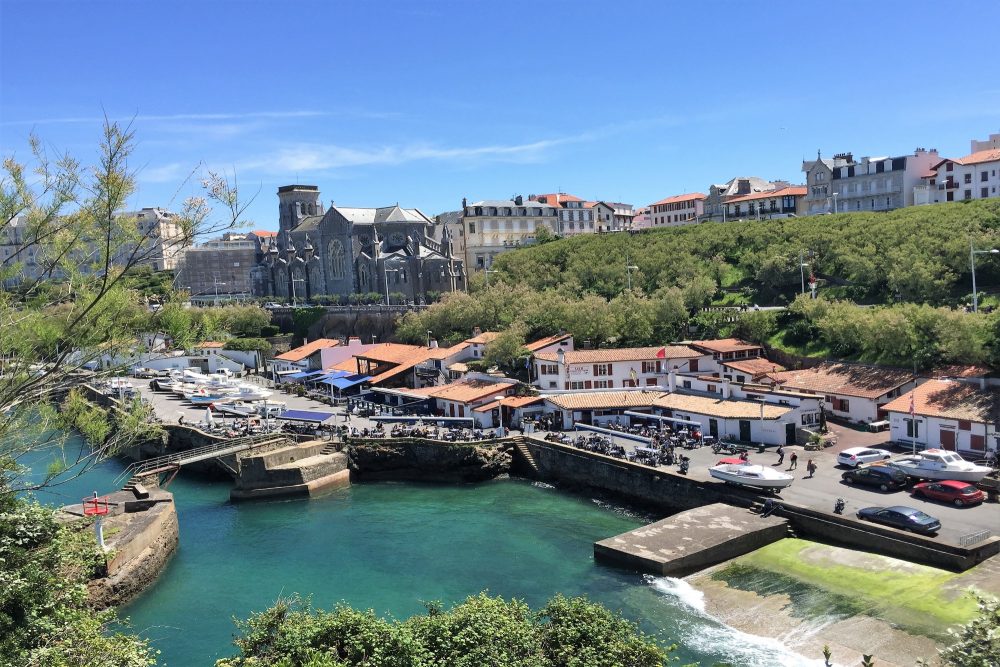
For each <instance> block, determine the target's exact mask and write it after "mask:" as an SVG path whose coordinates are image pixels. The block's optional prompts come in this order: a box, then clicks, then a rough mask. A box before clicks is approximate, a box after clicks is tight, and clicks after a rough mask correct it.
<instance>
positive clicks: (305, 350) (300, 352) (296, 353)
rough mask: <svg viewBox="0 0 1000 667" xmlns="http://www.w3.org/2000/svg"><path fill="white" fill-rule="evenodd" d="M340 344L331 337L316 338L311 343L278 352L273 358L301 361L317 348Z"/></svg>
mask: <svg viewBox="0 0 1000 667" xmlns="http://www.w3.org/2000/svg"><path fill="white" fill-rule="evenodd" d="M338 345H340V341H339V340H334V339H333V338H317V339H316V340H314V341H312V342H311V343H306V344H305V345H301V346H299V347H297V348H295V349H294V350H289V351H288V352H285V353H283V354H279V355H278V356H276V357H275V359H281V360H282V361H302V360H303V359H305V358H306V357H308V356H310V355H312V354H315V353H316V352H317V351H318V350H325V349H326V348H328V347H337V346H338Z"/></svg>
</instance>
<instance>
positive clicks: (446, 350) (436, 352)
mask: <svg viewBox="0 0 1000 667" xmlns="http://www.w3.org/2000/svg"><path fill="white" fill-rule="evenodd" d="M469 347H471V345H470V344H469V341H463V342H461V343H459V344H457V345H452V346H451V347H435V348H431V349H430V350H429V351H428V352H427V360H431V359H447V358H448V357H450V356H452V355H455V354H458V353H459V352H461V351H462V350H467V349H469Z"/></svg>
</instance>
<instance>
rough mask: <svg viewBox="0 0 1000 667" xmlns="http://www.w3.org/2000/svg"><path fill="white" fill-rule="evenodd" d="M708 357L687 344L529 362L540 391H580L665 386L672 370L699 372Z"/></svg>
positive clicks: (541, 355)
mask: <svg viewBox="0 0 1000 667" xmlns="http://www.w3.org/2000/svg"><path fill="white" fill-rule="evenodd" d="M699 362H703V363H704V362H711V355H710V354H709V353H706V352H700V351H697V350H694V349H693V348H691V347H688V346H687V345H667V346H664V347H633V348H622V349H603V350H568V351H567V350H563V349H557V350H555V351H545V352H537V353H535V354H534V358H533V359H532V362H531V363H532V365H533V369H532V370H533V373H532V376H533V377H534V378H535V381H534V384H535V386H537V387H538V388H539V389H543V390H544V389H555V390H563V391H565V390H580V389H616V388H628V387H655V386H661V385H663V386H665V384H666V378H667V374H668V373H669V372H670V371H671V370H672V369H675V368H677V369H679V370H680V371H681V372H691V373H695V372H698V371H699V368H700V366H699Z"/></svg>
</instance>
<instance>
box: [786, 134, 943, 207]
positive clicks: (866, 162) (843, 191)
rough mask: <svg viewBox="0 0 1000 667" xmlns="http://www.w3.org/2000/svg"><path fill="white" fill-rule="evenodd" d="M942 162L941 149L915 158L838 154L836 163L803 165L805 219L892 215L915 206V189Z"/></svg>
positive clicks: (819, 161)
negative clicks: (874, 213) (872, 213)
mask: <svg viewBox="0 0 1000 667" xmlns="http://www.w3.org/2000/svg"><path fill="white" fill-rule="evenodd" d="M938 162H940V156H938V152H937V149H933V148H932V149H930V150H927V149H924V148H917V149H916V150H914V151H913V153H912V154H911V155H901V156H898V157H863V158H861V159H860V160H855V159H854V156H853V154H851V153H838V154H837V155H835V156H834V159H833V160H823V159H822V158H820V156H819V154H817V159H816V160H811V161H808V162H803V163H802V170H803V171H804V172H805V173H806V187H807V192H806V196H805V197H804V199H803V210H804V213H805V215H816V214H820V213H848V212H851V213H853V212H857V211H891V210H894V209H897V208H903V207H905V206H912V205H913V193H914V187H915V186H917V185H919V184H921V183H922V182H923V181H922V179H923V177H924V176H925V175H926V174H927V173H928V172H929V171H930V170H931V168H932V167H933V166H934V165H935V164H937V163H938Z"/></svg>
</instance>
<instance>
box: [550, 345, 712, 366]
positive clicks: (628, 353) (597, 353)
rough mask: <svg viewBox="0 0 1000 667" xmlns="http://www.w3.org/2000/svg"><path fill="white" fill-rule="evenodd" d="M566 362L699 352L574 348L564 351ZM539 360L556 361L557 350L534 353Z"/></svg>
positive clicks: (691, 355)
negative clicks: (660, 352)
mask: <svg viewBox="0 0 1000 667" xmlns="http://www.w3.org/2000/svg"><path fill="white" fill-rule="evenodd" d="M660 350H664V354H665V355H666V356H665V357H657V356H656V355H657V353H658V352H659V351H660ZM563 354H564V355H565V358H566V363H567V364H589V363H595V364H604V363H610V362H615V361H656V359H658V358H665V359H694V358H695V357H700V356H701V353H700V352H696V351H695V350H692V349H691V348H690V347H688V346H687V345H667V346H665V347H664V346H660V347H627V348H620V349H605V350H575V351H573V352H564V353H563ZM535 358H536V359H539V360H541V361H558V360H559V354H558V352H539V353H537V354H536V355H535Z"/></svg>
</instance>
